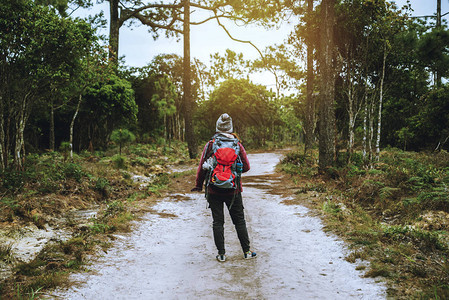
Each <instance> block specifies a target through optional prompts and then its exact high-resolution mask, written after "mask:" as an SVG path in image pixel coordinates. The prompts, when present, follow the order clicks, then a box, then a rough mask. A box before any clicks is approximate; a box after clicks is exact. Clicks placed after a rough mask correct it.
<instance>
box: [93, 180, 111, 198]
mask: <svg viewBox="0 0 449 300" xmlns="http://www.w3.org/2000/svg"><path fill="white" fill-rule="evenodd" d="M109 188H110V186H109V181H108V180H107V179H106V178H104V177H99V178H97V180H96V181H95V185H94V189H95V190H96V191H97V192H99V193H100V194H101V195H102V196H103V197H106V196H107V195H108V194H109Z"/></svg>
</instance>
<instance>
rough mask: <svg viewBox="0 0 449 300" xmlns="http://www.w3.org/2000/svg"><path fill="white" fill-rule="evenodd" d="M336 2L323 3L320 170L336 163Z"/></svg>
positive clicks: (331, 0) (332, 0) (328, 0)
mask: <svg viewBox="0 0 449 300" xmlns="http://www.w3.org/2000/svg"><path fill="white" fill-rule="evenodd" d="M334 10H335V0H323V1H322V2H321V20H322V23H321V25H320V34H321V37H320V42H321V44H320V53H319V58H320V59H319V63H320V75H321V77H320V79H321V81H320V105H319V134H320V140H319V168H320V169H321V170H325V169H326V168H328V167H330V166H333V165H334V162H335V138H336V136H335V106H334V100H335V99H334V96H335V74H334V68H333V57H334V34H333V29H334Z"/></svg>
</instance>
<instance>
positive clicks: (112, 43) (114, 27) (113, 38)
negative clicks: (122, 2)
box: [109, 0, 120, 66]
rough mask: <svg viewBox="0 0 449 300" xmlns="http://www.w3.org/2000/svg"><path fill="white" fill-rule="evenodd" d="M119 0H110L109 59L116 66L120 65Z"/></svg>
mask: <svg viewBox="0 0 449 300" xmlns="http://www.w3.org/2000/svg"><path fill="white" fill-rule="evenodd" d="M118 3H119V1H118V0H109V12H110V18H111V19H110V23H109V61H110V62H111V63H112V64H114V65H115V66H117V65H118V44H119V29H120V21H119V11H118Z"/></svg>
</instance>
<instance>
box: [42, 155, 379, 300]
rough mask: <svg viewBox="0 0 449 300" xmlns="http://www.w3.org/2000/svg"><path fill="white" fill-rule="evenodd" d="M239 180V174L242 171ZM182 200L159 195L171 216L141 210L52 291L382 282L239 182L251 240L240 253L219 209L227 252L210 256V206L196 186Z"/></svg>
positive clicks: (309, 287)
mask: <svg viewBox="0 0 449 300" xmlns="http://www.w3.org/2000/svg"><path fill="white" fill-rule="evenodd" d="M279 158H280V156H279V155H277V154H272V153H270V154H254V155H250V156H249V159H250V161H251V167H252V170H251V171H250V172H249V173H247V175H248V176H260V175H266V174H270V173H272V172H273V171H274V165H275V164H276V163H277V162H278V161H279ZM248 179H249V177H248ZM243 182H244V184H245V179H243ZM185 196H186V197H188V198H189V199H190V200H189V201H172V200H171V199H165V200H163V201H161V202H159V203H158V204H157V205H156V206H155V207H154V209H155V210H157V211H159V212H161V213H166V214H172V215H176V216H177V217H176V218H164V217H160V216H158V215H155V214H148V215H146V216H145V218H144V219H143V220H142V221H141V222H139V224H138V226H136V230H135V231H133V232H132V233H131V234H129V235H125V236H124V238H122V239H118V240H117V242H116V244H115V246H114V247H113V248H112V249H111V250H110V251H109V252H108V253H107V254H106V255H105V256H104V257H102V258H101V259H100V260H99V261H98V262H96V263H95V265H94V266H92V270H95V273H91V274H78V275H75V276H72V279H73V280H75V281H77V282H79V283H80V284H79V285H77V286H75V287H72V288H71V289H69V290H66V291H61V290H59V291H56V292H55V293H54V294H53V295H52V296H50V297H51V298H55V299H385V298H386V293H385V291H386V288H385V286H384V285H383V284H381V283H376V282H375V281H374V280H373V279H366V278H362V277H361V275H362V274H361V273H360V272H359V271H356V270H355V265H354V264H350V263H349V262H347V261H345V260H344V257H345V247H344V244H343V242H341V241H340V240H338V239H337V238H336V237H333V236H330V235H328V234H325V233H324V232H323V230H322V227H323V225H322V223H321V220H320V219H318V218H316V217H312V216H310V215H309V213H308V209H307V208H305V207H303V206H298V205H283V204H282V203H281V202H282V201H283V200H285V198H282V197H281V196H277V195H271V194H268V193H267V192H265V191H264V190H261V189H258V188H255V187H251V185H250V184H248V185H247V186H246V187H245V188H244V193H243V198H244V204H245V212H246V218H247V223H248V231H249V234H250V239H251V241H252V248H253V249H254V250H255V251H256V252H257V253H258V257H257V258H256V259H253V260H249V261H248V260H244V259H243V258H242V251H241V249H240V246H239V242H238V239H237V236H236V234H235V230H234V228H233V226H232V223H231V220H230V218H229V217H228V216H227V218H226V224H225V238H226V245H227V256H228V260H227V261H226V262H225V263H219V262H217V261H216V260H215V255H216V249H215V246H214V243H213V237H212V228H211V222H212V218H211V216H210V212H209V210H208V209H206V201H205V199H204V195H203V194H186V195H185Z"/></svg>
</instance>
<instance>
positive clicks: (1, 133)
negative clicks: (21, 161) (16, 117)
mask: <svg viewBox="0 0 449 300" xmlns="http://www.w3.org/2000/svg"><path fill="white" fill-rule="evenodd" d="M3 124H4V115H3V96H0V171H1V170H4V169H5V168H6V164H5V161H4V158H5V157H6V155H5V152H4V151H5V147H4V145H5V129H4V127H3Z"/></svg>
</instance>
